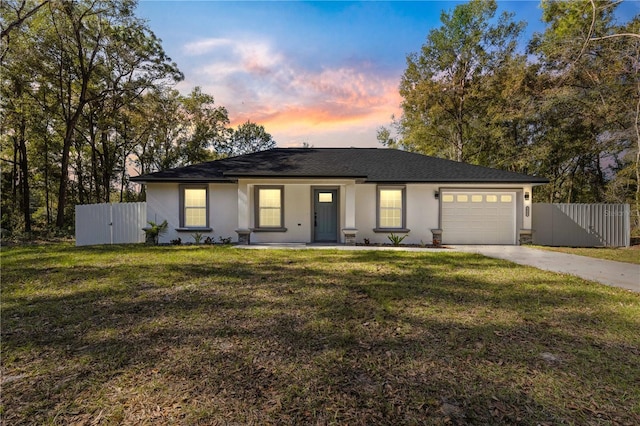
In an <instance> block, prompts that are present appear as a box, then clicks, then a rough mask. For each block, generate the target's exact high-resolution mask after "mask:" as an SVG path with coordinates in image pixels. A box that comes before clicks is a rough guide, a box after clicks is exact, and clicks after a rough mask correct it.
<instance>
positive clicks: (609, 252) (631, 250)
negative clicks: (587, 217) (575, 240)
mask: <svg viewBox="0 0 640 426" xmlns="http://www.w3.org/2000/svg"><path fill="white" fill-rule="evenodd" d="M535 248H539V249H542V250H549V251H558V252H561V253H568V254H577V255H578V256H587V257H595V258H597V259H605V260H615V261H617V262H626V263H635V264H638V265H640V250H639V249H638V248H637V247H620V248H606V247H599V248H582V247H546V246H535Z"/></svg>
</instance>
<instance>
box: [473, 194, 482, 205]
mask: <svg viewBox="0 0 640 426" xmlns="http://www.w3.org/2000/svg"><path fill="white" fill-rule="evenodd" d="M471 202H472V203H481V202H482V195H472V196H471Z"/></svg>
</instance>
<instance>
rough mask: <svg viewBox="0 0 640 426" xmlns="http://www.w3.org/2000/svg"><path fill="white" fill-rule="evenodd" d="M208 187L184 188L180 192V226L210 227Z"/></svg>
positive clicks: (190, 186) (194, 186)
mask: <svg viewBox="0 0 640 426" xmlns="http://www.w3.org/2000/svg"><path fill="white" fill-rule="evenodd" d="M208 199H209V194H208V187H207V185H193V186H192V185H189V186H182V187H181V192H180V205H181V206H180V226H181V227H182V228H206V227H208V226H209V214H208V204H209V203H208Z"/></svg>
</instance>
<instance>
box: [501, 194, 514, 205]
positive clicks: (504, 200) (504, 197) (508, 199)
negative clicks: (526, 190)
mask: <svg viewBox="0 0 640 426" xmlns="http://www.w3.org/2000/svg"><path fill="white" fill-rule="evenodd" d="M511 200H512V197H511V195H501V196H500V202H501V203H510V202H511Z"/></svg>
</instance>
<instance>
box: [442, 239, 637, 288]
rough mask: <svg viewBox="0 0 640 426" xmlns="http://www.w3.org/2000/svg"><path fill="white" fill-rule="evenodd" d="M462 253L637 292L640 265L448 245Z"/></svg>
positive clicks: (518, 249)
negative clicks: (507, 261) (502, 260)
mask: <svg viewBox="0 0 640 426" xmlns="http://www.w3.org/2000/svg"><path fill="white" fill-rule="evenodd" d="M451 248H453V249H455V250H457V251H462V252H466V253H479V254H481V255H483V256H488V257H494V258H498V259H504V260H509V261H511V262H514V263H518V264H520V265H528V266H533V267H536V268H538V269H544V270H546V271H553V272H560V273H565V274H571V275H576V276H578V277H580V278H584V279H585V280H590V281H597V282H599V283H602V284H606V285H609V286H613V287H620V288H625V289H627V290H631V291H636V292H638V293H640V265H636V264H632V263H624V262H614V261H612V260H602V259H594V258H592V257H585V256H577V255H574V254H567V253H559V252H554V251H548V250H540V249H534V248H531V247H526V246H451Z"/></svg>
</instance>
